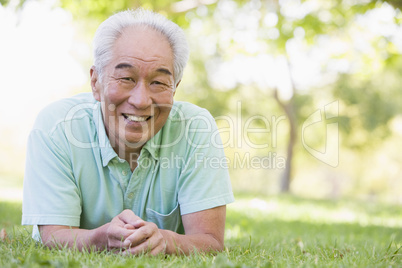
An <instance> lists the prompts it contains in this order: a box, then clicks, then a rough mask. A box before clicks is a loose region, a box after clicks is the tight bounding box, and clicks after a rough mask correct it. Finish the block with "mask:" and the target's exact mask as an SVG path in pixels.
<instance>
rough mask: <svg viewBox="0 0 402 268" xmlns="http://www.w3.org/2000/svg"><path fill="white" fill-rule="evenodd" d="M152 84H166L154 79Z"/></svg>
mask: <svg viewBox="0 0 402 268" xmlns="http://www.w3.org/2000/svg"><path fill="white" fill-rule="evenodd" d="M152 84H154V85H164V84H163V83H162V82H159V81H153V82H152Z"/></svg>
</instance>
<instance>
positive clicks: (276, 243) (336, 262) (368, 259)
mask: <svg viewBox="0 0 402 268" xmlns="http://www.w3.org/2000/svg"><path fill="white" fill-rule="evenodd" d="M237 200H238V201H237V204H236V205H230V206H229V209H228V213H227V214H228V215H227V225H226V249H225V250H224V251H223V252H221V253H217V254H200V253H194V254H192V255H191V256H179V257H177V256H157V257H149V256H137V257H134V256H121V255H119V254H112V253H109V252H97V253H95V252H78V251H76V250H69V249H62V250H51V249H48V248H45V247H44V246H43V245H41V244H37V243H35V242H33V240H32V239H31V238H30V231H28V229H26V228H24V227H21V226H18V225H19V219H20V212H21V205H20V204H10V203H1V204H0V207H1V208H2V210H1V211H0V228H3V227H4V219H5V218H6V217H10V216H11V219H12V220H11V221H12V223H13V225H14V226H10V225H8V226H7V227H6V230H7V232H8V234H9V238H8V239H5V240H4V241H0V266H1V267H43V266H45V267H93V266H103V267H289V266H291V267H295V266H297V267H299V266H308V267H310V266H313V267H350V266H352V267H355V266H357V267H367V266H375V267H398V266H399V265H401V263H402V254H401V250H402V249H401V246H402V244H401V241H402V233H401V232H400V228H401V226H402V218H401V215H400V213H398V212H400V209H401V208H400V207H398V206H390V205H381V204H373V203H367V202H357V201H352V200H341V201H314V200H309V199H301V198H296V197H291V196H278V197H270V198H266V197H264V198H256V197H255V196H254V197H251V198H250V197H246V196H243V197H238V198H237ZM5 211H7V212H5ZM11 214H14V216H12V215H11ZM351 215H355V217H356V218H354V219H352V220H351ZM387 225H391V226H394V227H391V226H387Z"/></svg>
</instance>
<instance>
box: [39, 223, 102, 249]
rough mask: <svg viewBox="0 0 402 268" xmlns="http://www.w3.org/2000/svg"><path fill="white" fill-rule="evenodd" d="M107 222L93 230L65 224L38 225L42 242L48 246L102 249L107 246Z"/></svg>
mask: <svg viewBox="0 0 402 268" xmlns="http://www.w3.org/2000/svg"><path fill="white" fill-rule="evenodd" d="M108 225H109V223H107V224H105V225H102V226H100V227H98V228H96V229H93V230H86V229H78V228H69V227H65V226H40V231H41V237H42V242H43V244H44V245H46V246H48V247H51V248H53V247H64V246H67V247H69V248H77V249H78V250H80V251H82V250H83V249H94V250H104V249H107V247H108V240H107V235H106V234H107V229H108Z"/></svg>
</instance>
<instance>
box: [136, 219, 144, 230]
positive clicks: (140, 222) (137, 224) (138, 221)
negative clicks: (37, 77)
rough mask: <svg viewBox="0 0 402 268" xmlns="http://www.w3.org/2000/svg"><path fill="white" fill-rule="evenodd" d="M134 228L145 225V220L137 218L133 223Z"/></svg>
mask: <svg viewBox="0 0 402 268" xmlns="http://www.w3.org/2000/svg"><path fill="white" fill-rule="evenodd" d="M133 226H134V228H137V229H138V228H140V227H142V226H145V221H144V220H137V221H135V222H134V223H133Z"/></svg>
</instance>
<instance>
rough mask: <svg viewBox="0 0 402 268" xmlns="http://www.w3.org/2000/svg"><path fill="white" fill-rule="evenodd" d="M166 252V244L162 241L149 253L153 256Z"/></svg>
mask: <svg viewBox="0 0 402 268" xmlns="http://www.w3.org/2000/svg"><path fill="white" fill-rule="evenodd" d="M165 252H166V244H165V243H161V244H159V245H158V246H157V247H155V248H154V249H153V250H151V252H150V253H149V254H150V255H152V256H156V255H159V254H165Z"/></svg>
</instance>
